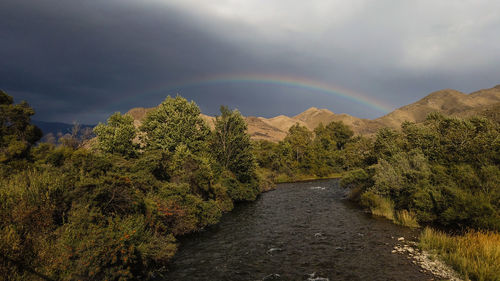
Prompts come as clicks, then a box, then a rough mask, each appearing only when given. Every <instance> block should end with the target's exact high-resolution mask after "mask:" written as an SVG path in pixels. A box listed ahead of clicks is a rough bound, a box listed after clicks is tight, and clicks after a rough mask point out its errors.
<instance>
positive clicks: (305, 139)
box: [283, 123, 312, 163]
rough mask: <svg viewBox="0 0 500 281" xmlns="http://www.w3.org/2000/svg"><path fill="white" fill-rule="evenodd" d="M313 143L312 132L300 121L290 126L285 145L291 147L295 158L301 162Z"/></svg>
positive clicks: (284, 141)
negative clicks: (300, 123)
mask: <svg viewBox="0 0 500 281" xmlns="http://www.w3.org/2000/svg"><path fill="white" fill-rule="evenodd" d="M311 143H312V133H311V131H309V130H308V129H307V128H306V127H304V126H301V125H299V124H298V123H297V124H295V125H293V126H292V127H290V129H289V130H288V135H287V136H286V137H285V139H284V140H283V144H284V145H285V147H290V149H291V150H292V153H293V158H294V160H295V161H296V162H298V163H300V162H301V161H302V160H303V159H304V158H305V156H306V154H307V153H308V151H309V148H310V146H311Z"/></svg>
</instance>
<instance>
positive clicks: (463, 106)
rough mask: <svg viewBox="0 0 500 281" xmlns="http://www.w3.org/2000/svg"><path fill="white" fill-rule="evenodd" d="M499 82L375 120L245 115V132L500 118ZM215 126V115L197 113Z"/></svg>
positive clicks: (360, 129) (137, 118) (137, 116)
mask: <svg viewBox="0 0 500 281" xmlns="http://www.w3.org/2000/svg"><path fill="white" fill-rule="evenodd" d="M152 109H154V107H153V108H144V107H137V108H132V109H130V110H129V111H128V112H127V113H126V114H128V115H130V116H132V117H133V118H134V124H136V126H139V125H140V122H141V120H142V119H143V118H144V116H145V115H146V114H147V112H149V111H151V110H152ZM498 111H500V85H497V86H495V87H493V88H489V89H481V90H478V91H475V92H472V93H470V94H465V93H462V92H460V91H457V90H453V89H443V90H439V91H435V92H432V93H430V94H428V95H427V96H425V97H423V98H421V99H420V100H418V101H416V102H414V103H411V104H408V105H405V106H402V107H400V108H398V109H396V110H394V111H392V112H390V113H388V114H386V115H384V116H381V117H379V118H375V119H363V118H358V117H355V116H351V115H349V114H345V113H340V114H337V113H334V112H332V111H330V110H329V109H325V108H317V107H310V108H308V109H306V110H305V111H304V112H302V113H299V114H297V115H295V116H291V117H290V116H286V115H278V116H275V117H271V118H265V117H256V116H246V117H244V118H245V121H246V122H247V125H248V133H249V134H250V136H251V137H252V139H256V140H268V141H273V142H277V141H280V140H282V139H283V138H285V136H286V134H287V132H288V129H289V128H290V127H291V126H293V125H295V124H297V123H298V124H299V125H302V126H305V127H307V128H308V129H309V130H311V131H312V130H314V128H316V127H317V126H318V125H319V124H320V123H323V124H324V125H326V124H328V123H330V122H332V121H342V122H344V123H345V124H346V125H349V126H350V127H351V128H352V130H353V131H354V133H355V134H357V135H373V134H374V133H376V131H377V130H378V129H380V128H383V127H389V128H393V129H398V128H400V126H401V123H403V122H404V121H410V122H416V123H419V122H423V121H424V120H425V118H426V117H427V115H428V114H429V113H431V112H441V113H443V114H446V115H452V116H458V117H468V116H472V115H483V116H488V117H492V118H493V119H495V120H500V117H499V116H500V112H498ZM200 116H201V117H202V118H203V119H204V120H205V121H206V122H207V124H208V125H209V127H210V128H212V129H213V128H214V122H215V117H213V116H208V115H205V114H201V115H200Z"/></svg>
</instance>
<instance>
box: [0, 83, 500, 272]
mask: <svg viewBox="0 0 500 281" xmlns="http://www.w3.org/2000/svg"><path fill="white" fill-rule="evenodd" d="M490 90H491V89H490ZM490 90H486V93H485V92H478V93H477V94H474V95H472V94H471V95H465V96H466V98H467V99H469V98H471V99H473V100H476V99H478V100H479V101H480V102H478V103H480V104H482V102H484V100H491V99H492V97H493V98H495V97H496V93H497V92H496V91H497V90H496V89H493V90H491V91H490ZM492 93H493V94H492ZM442 95H443V94H439V93H438V94H433V95H431V96H429V97H428V99H427V100H426V101H425V102H424V104H429V101H433V100H435V99H436V97H440V96H442ZM445 96H446V97H448V98H450V99H452V100H456V99H458V100H461V99H462V98H464V94H460V93H455V92H450V93H448V94H446V93H445ZM469 96H471V97H469ZM478 97H479V98H478ZM448 98H447V99H448ZM430 104H433V106H434V105H435V104H436V103H435V102H432V103H430ZM446 104H448V103H447V102H444V103H439V107H440V108H443V106H444V105H446ZM419 106H420V105H419ZM445 107H446V106H445ZM405 108H406V109H405ZM446 108H447V107H446ZM464 108H465V109H464ZM403 109H404V110H403ZM403 109H401V110H402V111H405V110H406V112H410V111H412V110H410V109H411V106H410V107H404V108H403ZM447 110H451V111H453V110H452V109H449V108H448V109H447ZM497 110H498V105H497V104H496V103H491V104H489V105H487V106H482V107H481V108H477V107H463V110H461V111H460V112H461V113H460V114H464V116H466V117H465V118H460V117H456V116H448V115H443V114H441V113H438V112H428V113H426V116H425V118H424V119H423V120H420V119H419V120H413V121H414V122H408V121H405V122H402V124H400V125H399V127H398V128H388V127H384V128H380V129H378V130H377V131H376V134H375V135H372V136H362V135H359V134H358V135H357V134H356V131H355V130H353V128H352V127H351V126H349V125H348V124H346V123H344V122H342V121H341V120H330V121H329V122H325V123H323V122H317V121H318V120H323V119H324V118H325V117H324V116H328V115H329V113H328V112H327V111H325V110H318V109H312V110H308V111H306V112H305V113H303V114H301V115H299V116H297V117H296V120H298V122H295V123H293V122H292V121H295V120H292V121H290V120H289V119H287V117H286V116H285V117H283V116H278V117H276V118H274V119H273V118H272V119H262V118H257V117H253V118H246V119H245V118H244V117H242V116H241V114H240V113H239V112H238V111H236V110H233V111H232V110H229V109H227V108H225V107H221V114H220V116H217V117H210V116H206V115H202V114H201V113H200V110H199V108H198V106H197V105H196V104H195V103H194V102H188V101H187V100H185V99H184V98H182V97H180V96H177V97H175V98H172V97H168V98H167V99H165V101H164V102H162V103H161V104H160V105H159V106H158V107H155V108H150V109H144V108H142V109H141V108H139V109H134V110H131V111H129V112H128V114H124V115H122V114H120V113H115V114H113V115H112V116H110V117H109V119H108V120H107V122H106V123H103V124H99V125H98V126H96V127H95V128H94V133H95V135H96V136H97V137H96V138H95V139H93V140H92V141H91V142H88V143H86V144H82V143H81V141H80V140H79V139H76V138H71V136H68V138H63V139H61V142H60V143H59V144H58V145H54V144H51V143H37V141H38V140H39V139H40V137H41V135H42V134H41V131H40V130H39V129H38V128H37V127H36V126H34V125H32V124H31V122H30V118H31V116H32V115H33V114H34V111H33V109H31V108H30V107H29V105H28V104H27V103H25V102H21V103H19V104H15V103H14V102H13V99H12V97H10V96H8V95H7V94H6V93H4V92H0V113H1V114H0V116H1V118H0V133H1V139H0V186H1V188H0V204H1V205H0V276H7V277H6V278H7V279H8V280H33V279H35V280H36V279H41V280H43V279H45V280H52V279H57V280H78V279H82V280H137V279H140V280H143V279H145V280H147V279H152V278H154V277H155V276H161V274H162V272H164V271H165V270H168V266H169V260H170V259H171V258H172V256H173V255H174V254H175V252H176V249H177V247H178V243H177V241H176V237H178V236H180V235H183V234H186V233H190V232H193V231H198V230H200V229H203V228H204V227H206V226H208V225H211V224H215V223H217V222H218V221H219V218H220V217H221V215H222V213H224V212H227V211H230V210H231V209H232V208H233V206H234V202H238V201H248V200H254V199H255V198H256V197H257V196H258V194H259V193H260V192H262V191H265V190H268V189H269V188H271V187H272V185H273V183H276V182H286V181H297V180H304V179H316V178H327V177H340V176H342V180H341V184H342V185H343V186H345V187H349V188H350V199H351V200H353V201H355V202H358V203H359V204H361V205H362V206H363V207H365V208H366V209H367V210H370V211H371V212H372V213H373V214H374V215H380V216H385V217H387V218H389V219H391V220H393V221H394V222H396V223H399V224H402V225H407V226H410V227H419V226H430V227H434V228H439V229H441V230H444V231H446V232H443V233H442V232H436V231H433V230H426V231H425V232H424V233H423V235H422V241H421V246H422V247H423V248H425V249H429V250H430V251H434V252H435V253H436V254H438V255H441V256H442V257H443V258H444V259H445V260H446V261H448V262H449V263H450V264H452V265H453V266H454V267H455V268H456V269H457V270H458V271H460V272H461V273H462V274H464V275H465V276H469V277H470V278H472V279H473V280H498V279H500V276H499V275H498V270H497V268H498V267H497V266H496V264H498V261H499V260H500V252H499V251H498V245H497V244H496V243H498V231H500V186H499V185H500V165H499V163H500V123H499V122H498V112H497ZM318 112H319V113H318ZM455 113H456V112H455ZM477 115H479V116H477ZM317 116H320V117H321V118H319V119H318V118H316V117H317ZM401 116H402V115H401ZM408 116H409V115H408ZM419 118H420V117H419ZM372 121H373V120H372ZM410 121H411V120H410ZM252 122H254V123H255V124H264V125H263V126H267V127H266V128H267V129H268V130H270V131H272V130H274V129H273V128H275V126H286V127H288V128H287V130H286V131H285V132H283V131H282V134H283V138H282V139H281V140H279V141H268V140H265V138H264V137H263V138H264V139H259V138H254V140H251V136H250V134H249V132H251V131H252V129H251V128H250V127H249V126H250V124H254V123H252ZM254 133H255V132H254ZM484 245H494V247H493V248H492V249H493V250H491V251H490V250H487V249H486V250H485V246H484ZM495 245H496V246H495ZM462 253H466V254H467V255H466V256H465V257H464V258H463V259H461V258H459V257H460V255H462ZM483 256H487V257H486V258H483ZM478 259H480V260H481V262H476V261H477V260H478Z"/></svg>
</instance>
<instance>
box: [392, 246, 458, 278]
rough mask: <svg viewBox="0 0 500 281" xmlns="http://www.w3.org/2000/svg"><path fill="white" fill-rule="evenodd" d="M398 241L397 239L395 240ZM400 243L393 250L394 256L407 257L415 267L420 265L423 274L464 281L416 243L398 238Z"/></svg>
mask: <svg viewBox="0 0 500 281" xmlns="http://www.w3.org/2000/svg"><path fill="white" fill-rule="evenodd" d="M394 239H396V238H394ZM397 240H398V243H397V244H396V246H394V249H393V250H392V253H393V254H400V255H406V256H407V258H409V259H411V260H412V262H413V263H414V264H415V265H418V266H419V267H420V268H421V270H422V271H423V272H429V273H432V274H433V275H434V276H435V277H436V278H439V279H445V280H450V281H463V279H461V278H460V276H459V274H458V273H457V272H455V271H454V270H453V269H452V268H450V267H449V266H448V265H446V264H444V263H443V262H441V261H440V260H439V259H437V258H436V257H434V256H433V255H431V254H430V253H429V252H427V251H422V250H420V249H419V248H418V246H417V243H416V242H414V241H406V240H405V238H404V237H399V238H397Z"/></svg>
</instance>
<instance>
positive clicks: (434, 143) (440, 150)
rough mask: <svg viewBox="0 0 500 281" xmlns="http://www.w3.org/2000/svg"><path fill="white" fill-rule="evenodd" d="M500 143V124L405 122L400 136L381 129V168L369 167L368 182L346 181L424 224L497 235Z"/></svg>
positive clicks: (434, 118) (377, 149) (434, 117)
mask: <svg viewBox="0 0 500 281" xmlns="http://www.w3.org/2000/svg"><path fill="white" fill-rule="evenodd" d="M499 139H500V128H499V125H498V123H495V122H492V121H490V120H487V119H482V118H477V117H472V118H469V119H458V118H452V117H445V116H443V115H440V114H430V115H429V116H428V118H427V120H426V121H425V122H424V123H423V124H414V123H409V122H406V123H404V124H403V125H402V132H401V133H398V132H396V131H393V130H389V129H382V130H380V131H379V132H378V133H377V136H376V139H375V142H374V148H373V149H374V153H375V156H376V157H377V164H376V165H374V166H373V168H371V167H368V168H365V170H366V171H370V170H373V173H372V175H370V176H369V178H365V179H364V183H359V181H356V180H355V179H357V178H360V179H361V181H362V182H363V177H362V176H358V177H352V176H350V177H348V178H347V179H346V180H345V181H346V182H347V183H350V182H353V183H355V184H356V185H357V186H362V188H361V193H363V195H361V197H362V198H363V196H364V197H366V198H372V197H373V196H374V195H376V196H380V197H382V198H387V200H390V201H391V202H394V208H395V209H396V211H397V212H402V211H408V212H409V213H412V214H414V216H415V217H416V219H417V220H418V222H419V223H428V224H429V223H433V224H439V225H441V226H445V227H448V228H454V229H465V228H475V229H488V230H497V231H498V230H500V200H499V198H500V185H499V182H500V181H499V179H500V176H499V175H500V168H499V165H498V163H500V162H499V161H498V160H499V158H498V157H499V156H498V155H499V149H498V148H499V145H498V142H499ZM357 173H358V175H362V173H360V172H357ZM366 174H367V175H369V174H370V172H367V173H366ZM351 178H354V179H351ZM358 192H359V190H358ZM366 198H365V199H366ZM372 199H373V198H372ZM375 201H376V200H371V201H370V200H368V201H367V200H365V203H367V204H368V205H369V206H371V205H370V204H369V202H372V203H373V202H375Z"/></svg>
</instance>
